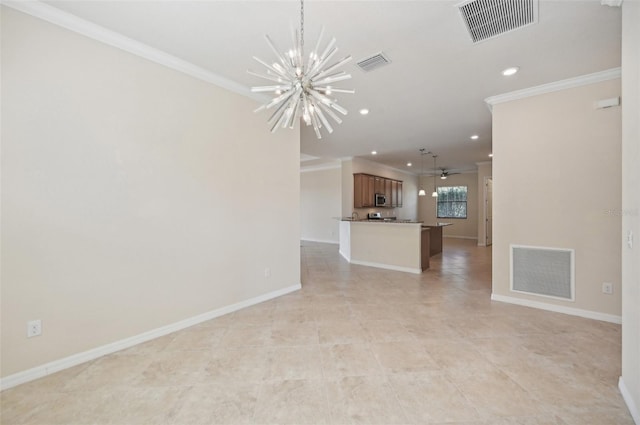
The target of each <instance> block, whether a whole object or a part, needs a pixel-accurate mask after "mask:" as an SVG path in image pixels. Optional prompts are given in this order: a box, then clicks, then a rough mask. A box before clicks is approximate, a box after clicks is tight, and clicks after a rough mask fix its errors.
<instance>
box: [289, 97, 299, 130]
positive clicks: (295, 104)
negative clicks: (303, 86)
mask: <svg viewBox="0 0 640 425" xmlns="http://www.w3.org/2000/svg"><path fill="white" fill-rule="evenodd" d="M296 94H297V96H296ZM296 94H294V98H293V99H292V102H293V105H291V115H289V119H288V120H287V127H289V128H293V125H294V124H295V122H296V115H297V113H296V111H297V110H298V104H299V103H300V93H299V92H298V91H296Z"/></svg>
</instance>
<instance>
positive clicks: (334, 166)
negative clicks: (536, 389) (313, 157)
mask: <svg viewBox="0 0 640 425" xmlns="http://www.w3.org/2000/svg"><path fill="white" fill-rule="evenodd" d="M337 168H342V163H340V162H337V163H336V162H330V163H327V164H318V165H309V166H308V167H300V172H301V173H308V172H311V171H323V170H334V169H337Z"/></svg>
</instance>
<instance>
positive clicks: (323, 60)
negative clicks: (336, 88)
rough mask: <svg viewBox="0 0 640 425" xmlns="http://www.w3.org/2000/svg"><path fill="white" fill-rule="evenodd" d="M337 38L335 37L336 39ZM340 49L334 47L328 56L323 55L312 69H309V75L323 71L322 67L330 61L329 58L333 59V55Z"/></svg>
mask: <svg viewBox="0 0 640 425" xmlns="http://www.w3.org/2000/svg"><path fill="white" fill-rule="evenodd" d="M334 40H335V39H334ZM337 51H338V48H337V47H334V48H333V49H331V51H330V52H329V53H328V54H327V56H323V57H322V58H321V59H320V60H319V61H318V62H317V63H316V64H315V65H314V66H313V68H312V69H310V70H309V75H315V74H317V73H318V72H320V71H322V67H323V66H325V65H326V64H327V62H329V60H331V58H332V57H333V55H335V54H336V52H337Z"/></svg>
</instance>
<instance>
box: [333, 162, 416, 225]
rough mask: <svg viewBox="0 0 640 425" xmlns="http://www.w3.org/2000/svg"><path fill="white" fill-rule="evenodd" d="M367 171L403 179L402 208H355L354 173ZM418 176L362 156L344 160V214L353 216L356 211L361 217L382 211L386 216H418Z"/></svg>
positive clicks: (402, 217) (400, 217) (399, 217)
mask: <svg viewBox="0 0 640 425" xmlns="http://www.w3.org/2000/svg"><path fill="white" fill-rule="evenodd" d="M356 173H367V174H372V175H374V176H381V177H385V178H388V179H395V180H402V182H403V183H402V186H403V187H402V208H355V209H354V208H353V175H354V174H356ZM417 185H418V177H417V176H415V175H413V174H411V173H405V172H402V171H400V170H396V169H393V168H390V167H387V166H385V165H382V164H378V163H377V162H373V161H367V160H366V159H362V158H353V159H349V160H344V161H342V215H343V216H347V217H348V216H351V213H352V212H354V211H356V212H357V213H358V214H359V217H360V218H366V216H367V214H368V213H370V212H377V211H379V212H382V213H383V215H385V216H392V217H397V218H398V219H403V220H415V219H416V218H417V217H418V186H417Z"/></svg>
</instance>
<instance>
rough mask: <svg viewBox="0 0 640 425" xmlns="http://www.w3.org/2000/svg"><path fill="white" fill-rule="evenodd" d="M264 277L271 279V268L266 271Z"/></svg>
mask: <svg viewBox="0 0 640 425" xmlns="http://www.w3.org/2000/svg"><path fill="white" fill-rule="evenodd" d="M264 277H271V269H270V268H269V267H267V268H266V269H264Z"/></svg>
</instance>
